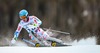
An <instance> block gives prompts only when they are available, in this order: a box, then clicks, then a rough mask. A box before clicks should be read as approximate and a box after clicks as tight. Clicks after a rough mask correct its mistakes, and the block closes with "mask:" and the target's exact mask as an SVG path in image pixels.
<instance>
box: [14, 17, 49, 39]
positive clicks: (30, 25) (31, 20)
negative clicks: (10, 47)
mask: <svg viewBox="0 0 100 53" xmlns="http://www.w3.org/2000/svg"><path fill="white" fill-rule="evenodd" d="M41 24H42V22H41V20H39V19H38V18H37V17H36V16H28V21H27V22H25V21H23V20H21V21H20V23H19V24H18V27H17V30H16V31H15V33H14V38H18V36H19V33H20V31H21V30H22V28H24V29H26V30H27V32H28V33H29V37H30V38H31V39H32V40H34V37H33V36H32V35H31V34H30V31H32V32H34V33H36V34H37V35H38V37H39V38H42V39H46V37H48V35H47V34H46V33H45V32H44V31H43V30H42V29H41V28H39V26H40V25H41Z"/></svg>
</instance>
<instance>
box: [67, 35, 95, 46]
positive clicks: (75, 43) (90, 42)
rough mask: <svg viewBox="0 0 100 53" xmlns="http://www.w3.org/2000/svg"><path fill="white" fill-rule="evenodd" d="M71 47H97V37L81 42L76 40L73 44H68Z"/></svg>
mask: <svg viewBox="0 0 100 53" xmlns="http://www.w3.org/2000/svg"><path fill="white" fill-rule="evenodd" d="M68 44H69V45H75V46H77V45H96V37H95V36H93V37H88V38H86V39H81V40H79V41H77V40H74V41H73V42H70V43H68Z"/></svg>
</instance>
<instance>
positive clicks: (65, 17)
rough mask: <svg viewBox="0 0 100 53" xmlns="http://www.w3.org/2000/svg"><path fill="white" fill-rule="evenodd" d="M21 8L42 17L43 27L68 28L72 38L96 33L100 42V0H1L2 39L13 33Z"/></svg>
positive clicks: (0, 21)
mask: <svg viewBox="0 0 100 53" xmlns="http://www.w3.org/2000/svg"><path fill="white" fill-rule="evenodd" d="M22 9H26V10H27V11H28V12H29V15H35V16H37V17H38V18H39V19H41V20H42V22H43V24H42V25H41V27H42V28H50V27H51V29H54V30H60V31H65V32H69V33H71V38H72V39H73V40H74V39H77V40H80V39H81V38H87V37H92V36H96V37H97V44H100V0H0V39H3V37H13V33H14V32H15V30H16V28H17V25H18V23H19V21H20V19H19V15H18V13H19V11H20V10H22ZM20 35H26V31H25V30H23V31H22V32H21V34H20Z"/></svg>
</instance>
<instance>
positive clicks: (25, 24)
mask: <svg viewBox="0 0 100 53" xmlns="http://www.w3.org/2000/svg"><path fill="white" fill-rule="evenodd" d="M19 17H20V19H21V21H20V22H19V24H18V27H17V29H16V31H15V33H14V37H13V38H12V40H11V43H12V44H15V43H16V40H17V39H18V37H19V34H20V32H21V30H22V28H24V29H26V30H27V32H28V33H29V37H30V38H31V39H32V40H33V42H36V40H35V39H34V36H33V35H32V34H30V31H32V32H33V33H35V34H37V36H38V37H39V38H40V39H43V40H44V44H45V45H46V44H47V43H46V42H45V40H48V39H52V38H50V36H49V35H48V34H47V33H46V32H44V31H43V30H42V28H40V27H39V26H40V25H41V24H42V21H41V20H40V19H38V18H37V17H36V16H29V15H28V11H27V10H25V9H23V10H21V11H20V12H19ZM59 42H62V41H59Z"/></svg>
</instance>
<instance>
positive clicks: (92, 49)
mask: <svg viewBox="0 0 100 53" xmlns="http://www.w3.org/2000/svg"><path fill="white" fill-rule="evenodd" d="M0 53H100V45H83V46H82V45H81V46H67V47H38V48H36V47H18V46H15V47H14V46H13V47H0Z"/></svg>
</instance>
